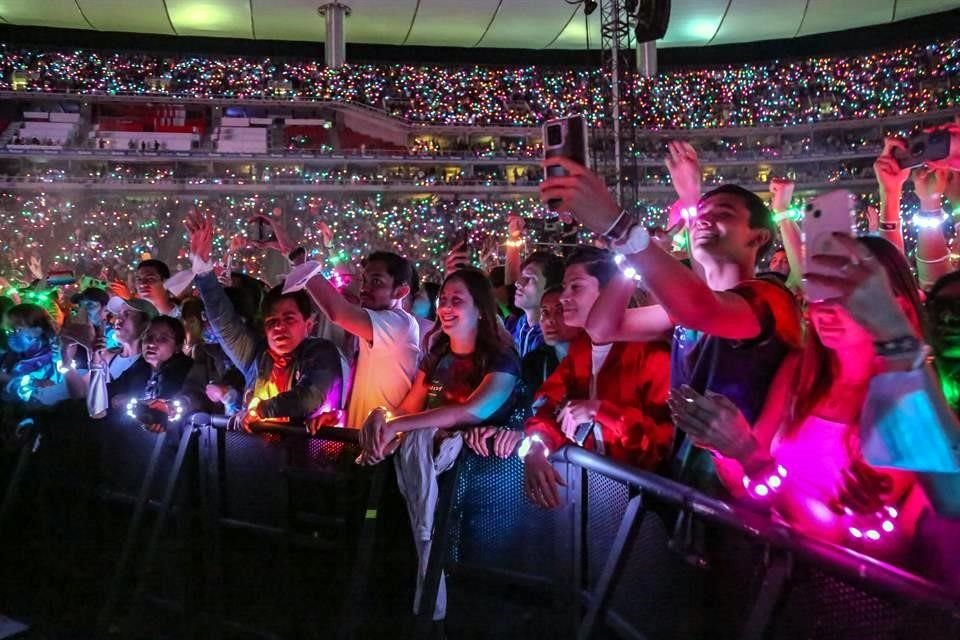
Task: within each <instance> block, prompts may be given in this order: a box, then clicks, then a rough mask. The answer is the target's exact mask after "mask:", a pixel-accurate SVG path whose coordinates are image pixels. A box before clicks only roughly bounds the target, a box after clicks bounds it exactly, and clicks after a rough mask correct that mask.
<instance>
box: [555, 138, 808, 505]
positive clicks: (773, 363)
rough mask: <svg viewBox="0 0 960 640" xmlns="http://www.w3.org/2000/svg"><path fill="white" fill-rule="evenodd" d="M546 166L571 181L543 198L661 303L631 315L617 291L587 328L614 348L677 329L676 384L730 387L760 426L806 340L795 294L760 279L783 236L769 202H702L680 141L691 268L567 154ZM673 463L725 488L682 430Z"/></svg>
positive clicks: (710, 485)
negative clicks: (618, 257)
mask: <svg viewBox="0 0 960 640" xmlns="http://www.w3.org/2000/svg"><path fill="white" fill-rule="evenodd" d="M545 165H546V166H548V167H554V166H559V167H561V168H563V169H565V170H566V172H567V173H568V175H566V176H561V177H552V178H548V179H547V180H545V181H544V182H543V184H542V185H541V187H540V197H541V199H542V200H544V201H549V200H554V199H555V200H560V201H561V206H560V209H562V210H564V211H568V212H570V213H571V214H572V215H573V216H574V217H576V218H577V219H578V220H579V221H580V222H581V223H583V224H584V225H585V226H586V227H588V228H589V229H591V230H593V231H595V232H597V233H599V234H601V235H604V236H605V237H606V238H607V239H608V240H609V241H610V243H611V248H612V249H613V250H614V251H616V252H618V253H621V254H623V255H624V262H623V265H624V266H625V267H627V266H629V267H630V268H632V269H635V270H636V273H638V274H639V275H640V276H642V277H643V285H644V288H645V289H646V290H647V291H648V292H649V293H650V294H652V295H653V297H655V298H656V300H657V301H658V302H659V304H658V305H652V306H647V307H642V308H634V309H626V310H625V307H626V305H627V302H628V300H629V296H630V294H631V293H632V292H630V291H623V290H619V289H618V288H616V287H608V288H607V289H606V290H604V291H603V293H602V294H601V296H600V298H599V300H598V302H597V304H596V305H594V307H593V310H592V312H591V314H590V318H589V320H588V322H587V330H588V331H589V332H590V333H591V335H594V336H596V337H597V339H599V340H602V341H607V342H609V341H616V340H649V339H656V338H658V337H659V336H661V335H662V334H663V333H664V332H665V331H666V332H668V331H673V345H672V351H671V363H670V364H671V367H670V377H671V386H672V387H679V386H680V385H682V384H689V385H690V386H691V387H693V388H694V389H695V390H696V391H697V392H698V393H704V392H705V391H706V390H707V389H710V390H713V391H723V392H724V393H725V394H727V395H728V396H729V397H730V399H731V400H732V401H733V402H734V404H736V405H737V407H738V408H739V409H740V410H741V411H742V412H743V413H744V415H745V416H747V419H748V420H750V421H753V420H754V419H755V418H756V416H757V415H758V414H759V412H760V410H761V409H762V407H763V403H764V399H765V397H766V395H767V389H768V387H769V385H770V381H771V380H772V379H773V377H774V375H775V374H776V372H777V370H778V369H779V368H780V366H781V365H782V364H783V363H784V360H785V358H786V356H787V355H788V354H789V353H790V352H791V351H794V350H796V349H797V348H798V347H799V345H800V340H801V329H800V317H799V313H798V312H797V308H796V302H795V300H794V297H793V295H792V294H791V293H790V291H788V290H787V289H786V288H785V287H783V286H782V285H779V284H777V283H775V282H772V281H768V280H762V279H758V278H756V277H755V269H756V264H757V262H758V259H759V257H760V255H762V253H763V251H764V250H765V248H766V247H767V246H768V245H769V244H770V241H771V240H772V238H773V234H774V225H773V219H772V217H771V215H770V212H769V210H767V208H766V205H764V203H763V201H762V200H760V199H759V197H758V196H757V195H756V194H754V193H752V192H750V191H748V190H746V189H743V188H741V187H738V186H736V185H732V184H731V185H724V186H722V187H719V188H717V189H714V190H713V191H711V192H709V193H707V194H706V195H704V196H703V197H700V169H699V165H698V162H697V157H696V153H695V152H694V151H693V149H692V148H691V147H690V146H689V145H687V144H685V143H671V145H670V159H669V160H668V162H667V165H668V168H669V169H670V174H671V177H672V178H673V182H674V186H675V188H676V189H677V192H678V195H679V196H680V200H679V201H678V204H679V205H680V206H682V207H683V208H684V211H686V214H687V217H688V218H689V219H690V222H689V226H690V247H691V249H690V254H691V257H692V258H693V260H694V268H693V269H690V268H687V267H686V266H684V265H683V264H682V263H681V262H680V261H678V260H676V259H675V258H674V257H673V256H672V255H671V254H670V253H668V252H666V251H664V250H663V249H661V248H660V247H658V246H657V245H656V243H654V242H652V241H651V239H650V235H649V232H648V231H647V230H646V228H645V227H644V225H643V224H642V223H641V222H640V220H639V218H638V217H637V216H636V215H635V214H633V213H631V212H629V211H623V210H621V209H620V207H619V206H618V205H617V203H616V201H614V199H613V198H612V197H611V195H610V193H609V191H608V189H607V187H606V184H604V182H603V180H602V179H600V178H599V177H598V176H597V175H596V174H594V173H592V172H590V171H589V170H588V169H587V168H585V167H583V166H581V165H578V164H577V163H575V162H572V161H570V160H568V159H565V158H551V159H549V160H547V161H546V162H545ZM700 273H702V275H699V274H700ZM672 463H673V465H672V466H673V468H672V469H671V473H672V475H673V476H674V477H675V478H676V479H678V480H681V481H683V482H687V483H689V484H692V485H694V486H695V487H697V488H700V489H702V490H705V491H710V492H716V493H723V492H724V491H725V490H724V488H723V486H722V484H721V483H720V482H719V480H718V479H717V476H716V470H715V469H714V468H713V464H712V461H711V459H710V457H709V455H708V454H706V453H705V452H702V451H699V450H697V449H695V448H693V447H692V443H691V442H690V441H689V439H685V438H683V437H682V435H681V434H678V441H677V442H676V443H675V454H674V458H673V461H672Z"/></svg>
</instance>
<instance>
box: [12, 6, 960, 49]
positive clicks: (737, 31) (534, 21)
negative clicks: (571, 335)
mask: <svg viewBox="0 0 960 640" xmlns="http://www.w3.org/2000/svg"><path fill="white" fill-rule="evenodd" d="M325 1H326V0H0V20H2V21H3V22H5V23H7V24H10V25H18V26H42V27H55V28H68V29H86V30H94V31H121V32H131V33H144V34H163V35H174V36H177V35H179V36H206V37H225V38H248V39H251V38H252V39H257V40H283V41H307V42H322V41H323V34H324V24H323V18H321V17H320V16H319V15H317V11H316V8H317V6H318V5H320V4H323V3H324V2H325ZM341 1H343V2H344V3H345V4H347V5H349V6H350V7H351V9H352V15H351V16H350V17H349V18H348V19H347V27H346V31H347V41H348V42H351V43H367V44H380V45H419V46H435V47H502V48H510V49H548V48H553V49H584V48H586V46H587V38H586V35H587V33H588V32H589V36H590V38H589V40H590V46H591V47H593V48H595V47H596V46H597V45H598V44H599V39H600V33H599V14H600V12H599V11H597V12H595V13H594V14H593V15H592V16H590V17H589V18H587V19H586V20H585V19H584V16H583V13H582V10H581V9H580V8H579V7H575V6H571V5H570V4H569V3H568V2H567V1H566V0H341ZM956 8H960V0H673V11H672V17H671V21H670V28H669V30H668V32H667V35H666V37H665V38H664V40H663V41H661V42H660V46H664V47H696V46H703V45H720V44H734V43H743V42H755V41H760V40H770V39H785V38H796V37H802V36H808V35H813V34H821V33H826V32H831V31H840V30H844V29H853V28H858V27H865V26H872V25H881V24H890V23H892V22H896V21H899V20H905V19H908V18H914V17H917V16H923V15H928V14H931V13H936V12H940V11H947V10H951V9H956ZM585 22H586V25H585ZM518 62H522V61H518Z"/></svg>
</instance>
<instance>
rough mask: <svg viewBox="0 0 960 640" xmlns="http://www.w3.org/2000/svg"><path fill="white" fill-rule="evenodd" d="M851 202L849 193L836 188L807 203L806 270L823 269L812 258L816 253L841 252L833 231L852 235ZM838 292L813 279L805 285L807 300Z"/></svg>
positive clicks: (842, 251) (833, 294)
mask: <svg viewBox="0 0 960 640" xmlns="http://www.w3.org/2000/svg"><path fill="white" fill-rule="evenodd" d="M854 202H855V200H854V197H853V194H852V193H850V192H849V191H846V190H839V191H831V192H830V193H826V194H824V195H822V196H819V197H817V198H814V199H813V200H811V201H810V202H809V203H808V204H807V206H806V208H805V209H804V216H803V255H804V270H805V271H807V272H811V271H812V272H818V271H822V269H820V268H818V266H816V265H814V264H813V263H812V262H811V258H812V257H813V256H815V255H844V250H843V247H842V246H841V245H840V243H838V242H837V240H836V238H835V237H834V234H837V233H842V234H845V235H853V232H854V228H855V226H854V225H855V224H856V220H855V217H854V216H855V213H854ZM839 293H840V292H839V291H836V290H834V289H832V288H830V287H828V286H825V285H820V284H815V283H812V282H811V283H807V284H806V285H804V295H805V297H806V298H807V300H808V301H809V302H820V301H823V300H827V299H829V298H833V297H836V296H837V295H838V294H839Z"/></svg>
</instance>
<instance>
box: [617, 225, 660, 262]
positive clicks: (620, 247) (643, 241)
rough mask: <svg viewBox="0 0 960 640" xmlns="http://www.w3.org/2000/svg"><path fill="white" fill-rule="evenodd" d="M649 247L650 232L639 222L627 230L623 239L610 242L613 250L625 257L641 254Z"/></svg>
mask: <svg viewBox="0 0 960 640" xmlns="http://www.w3.org/2000/svg"><path fill="white" fill-rule="evenodd" d="M649 246H650V232H649V231H647V229H646V227H644V226H643V225H642V224H640V223H639V222H637V223H634V225H633V226H632V227H630V228H629V229H627V232H626V233H625V234H624V236H623V237H622V238H620V239H619V240H613V241H612V242H610V248H611V249H613V250H614V251H616V252H617V253H621V254H623V255H625V256H628V255H632V254H634V253H640V252H641V251H643V250H645V249H646V248H647V247H649ZM618 264H619V263H618Z"/></svg>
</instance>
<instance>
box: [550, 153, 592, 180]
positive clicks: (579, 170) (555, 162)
mask: <svg viewBox="0 0 960 640" xmlns="http://www.w3.org/2000/svg"><path fill="white" fill-rule="evenodd" d="M550 167H563V168H564V169H566V170H567V173H569V174H570V175H571V176H582V175H585V174H586V173H587V168H586V167H585V166H583V165H582V164H580V163H579V162H575V161H573V160H571V159H570V158H565V157H564V156H554V157H552V158H547V159H545V160H544V161H543V168H544V169H549V168H550Z"/></svg>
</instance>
